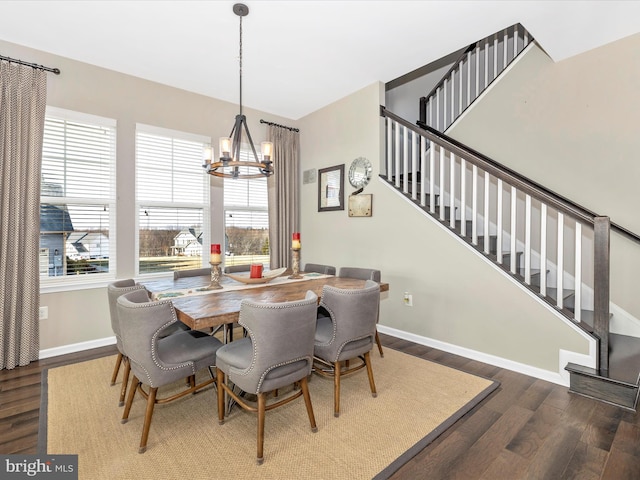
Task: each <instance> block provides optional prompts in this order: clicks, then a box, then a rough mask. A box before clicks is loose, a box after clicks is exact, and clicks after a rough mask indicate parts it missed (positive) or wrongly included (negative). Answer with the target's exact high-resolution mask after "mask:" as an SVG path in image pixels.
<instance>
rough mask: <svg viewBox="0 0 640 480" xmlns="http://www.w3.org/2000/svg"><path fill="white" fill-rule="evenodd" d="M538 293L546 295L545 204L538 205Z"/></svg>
mask: <svg viewBox="0 0 640 480" xmlns="http://www.w3.org/2000/svg"><path fill="white" fill-rule="evenodd" d="M540 295H542V296H543V297H546V296H547V204H546V203H543V204H541V205H540Z"/></svg>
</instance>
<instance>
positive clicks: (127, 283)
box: [107, 278, 144, 406]
mask: <svg viewBox="0 0 640 480" xmlns="http://www.w3.org/2000/svg"><path fill="white" fill-rule="evenodd" d="M134 290H144V287H143V286H142V285H136V282H135V281H134V280H133V279H130V278H129V279H126V280H117V281H115V282H113V283H111V284H109V285H108V286H107V295H108V298H109V315H110V317H111V330H113V334H114V335H115V337H116V347H117V348H118V355H117V357H116V364H115V366H114V368H113V373H112V374H111V385H112V386H113V385H115V384H116V379H117V378H118V372H119V371H120V367H121V366H122V369H123V371H122V387H121V388H120V403H119V405H120V406H122V405H124V397H125V395H126V392H127V385H128V384H129V370H130V369H129V359H128V358H127V356H126V355H125V354H124V348H123V346H122V338H121V336H120V324H119V323H118V311H117V309H116V301H117V300H118V297H119V296H120V295H123V294H125V293H128V292H133V291H134Z"/></svg>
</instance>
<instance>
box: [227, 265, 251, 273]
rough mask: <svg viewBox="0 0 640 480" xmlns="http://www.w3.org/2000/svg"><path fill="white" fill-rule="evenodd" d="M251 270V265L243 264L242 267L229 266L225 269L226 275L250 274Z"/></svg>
mask: <svg viewBox="0 0 640 480" xmlns="http://www.w3.org/2000/svg"><path fill="white" fill-rule="evenodd" d="M250 270H251V264H250V263H243V264H242V265H227V266H225V267H224V273H237V272H248V271H250Z"/></svg>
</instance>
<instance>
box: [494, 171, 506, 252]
mask: <svg viewBox="0 0 640 480" xmlns="http://www.w3.org/2000/svg"><path fill="white" fill-rule="evenodd" d="M496 203H497V209H496V212H497V215H498V218H497V221H496V235H497V238H496V260H497V261H498V263H499V264H502V237H503V232H502V215H503V213H504V212H503V211H502V205H503V187H502V179H498V198H497V201H496Z"/></svg>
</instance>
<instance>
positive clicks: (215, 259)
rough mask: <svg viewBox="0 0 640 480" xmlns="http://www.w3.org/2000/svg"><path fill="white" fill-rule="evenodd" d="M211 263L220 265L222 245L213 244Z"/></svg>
mask: <svg viewBox="0 0 640 480" xmlns="http://www.w3.org/2000/svg"><path fill="white" fill-rule="evenodd" d="M209 262H210V263H220V262H221V258H220V244H219V243H212V244H211V258H210V259H209Z"/></svg>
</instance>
